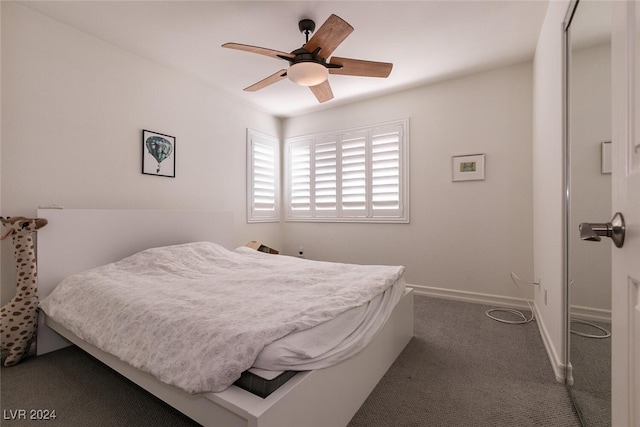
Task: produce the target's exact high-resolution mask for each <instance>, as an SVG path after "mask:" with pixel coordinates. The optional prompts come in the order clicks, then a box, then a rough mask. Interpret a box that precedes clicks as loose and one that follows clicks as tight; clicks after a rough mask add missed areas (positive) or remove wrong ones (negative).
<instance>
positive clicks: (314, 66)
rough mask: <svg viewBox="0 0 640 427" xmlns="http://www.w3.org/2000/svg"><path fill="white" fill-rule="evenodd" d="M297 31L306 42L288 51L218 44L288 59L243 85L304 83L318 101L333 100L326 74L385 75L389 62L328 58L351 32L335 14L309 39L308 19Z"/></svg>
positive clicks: (255, 87)
mask: <svg viewBox="0 0 640 427" xmlns="http://www.w3.org/2000/svg"><path fill="white" fill-rule="evenodd" d="M298 28H299V29H300V32H301V33H304V34H305V36H306V43H305V44H304V45H303V46H302V47H301V48H300V49H296V50H294V51H293V52H291V53H287V52H281V51H278V50H274V49H268V48H264V47H258V46H250V45H246V44H240V43H225V44H223V45H222V47H226V48H229V49H237V50H243V51H246V52H252V53H257V54H260V55H266V56H270V57H273V58H276V59H284V60H285V61H288V62H289V68H288V69H282V70H280V71H278V72H276V73H274V74H272V75H270V76H269V77H266V78H264V79H262V80H260V81H259V82H257V83H255V84H253V85H251V86H249V87H247V88H245V89H244V90H246V91H249V92H255V91H257V90H259V89H262V88H265V87H267V86H269V85H271V84H273V83H276V82H279V81H280V80H282V79H284V78H287V77H288V78H289V80H291V81H293V82H294V83H297V84H299V85H301V86H308V87H309V88H310V89H311V92H313V94H314V95H315V96H316V98H317V99H318V101H319V102H326V101H329V100H330V99H333V92H332V91H331V86H330V85H329V81H328V80H327V77H328V75H329V74H342V75H347V76H362V77H388V76H389V74H390V73H391V69H392V68H393V64H391V63H389V62H375V61H365V60H361V59H351V58H339V57H336V56H333V57H331V59H329V57H330V56H331V54H332V53H333V51H334V50H335V49H336V48H337V47H338V46H339V45H340V43H342V42H343V41H344V40H345V39H346V38H347V36H348V35H349V34H351V32H352V31H353V27H352V26H351V25H349V24H348V23H347V22H346V21H344V20H343V19H342V18H340V17H339V16H337V15H331V16H330V17H329V18H328V19H327V20H326V21H325V22H324V24H322V26H321V27H320V28H319V29H318V31H317V32H316V33H315V34H314V35H313V37H311V39H309V35H310V34H311V33H313V31H314V30H315V28H316V24H315V22H313V21H312V20H311V19H303V20H301V21H300V22H299V23H298Z"/></svg>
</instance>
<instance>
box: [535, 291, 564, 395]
mask: <svg viewBox="0 0 640 427" xmlns="http://www.w3.org/2000/svg"><path fill="white" fill-rule="evenodd" d="M533 310H534V312H535V315H536V322H537V323H538V329H539V330H540V337H542V343H543V344H544V348H545V350H547V356H548V357H549V362H551V367H552V368H553V374H554V375H555V377H556V381H557V382H559V383H564V382H565V378H566V374H567V366H566V364H565V362H564V360H562V359H561V358H560V356H559V355H558V352H557V350H556V348H555V346H554V345H553V341H552V340H551V337H550V335H549V332H548V331H547V327H546V326H545V324H544V320H542V317H541V316H540V315H539V313H538V307H537V306H536V304H535V302H534V304H533Z"/></svg>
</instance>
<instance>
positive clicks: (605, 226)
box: [578, 212, 624, 248]
mask: <svg viewBox="0 0 640 427" xmlns="http://www.w3.org/2000/svg"><path fill="white" fill-rule="evenodd" d="M578 229H579V230H580V238H581V239H582V240H588V241H593V242H599V241H600V240H601V239H600V236H604V237H610V238H611V240H613V244H614V245H616V247H618V248H621V247H622V245H623V244H624V217H623V216H622V214H621V213H620V212H616V214H615V215H614V216H613V219H612V220H611V222H607V223H597V222H593V223H592V222H583V223H582V224H580V225H579V226H578Z"/></svg>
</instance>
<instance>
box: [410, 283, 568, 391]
mask: <svg viewBox="0 0 640 427" xmlns="http://www.w3.org/2000/svg"><path fill="white" fill-rule="evenodd" d="M407 286H409V287H411V288H413V291H414V294H415V295H424V296H429V297H435V298H444V299H451V300H456V301H465V302H472V303H476V304H483V305H490V306H496V307H506V308H518V309H527V310H528V309H529V306H528V304H527V301H526V300H525V299H522V298H512V297H505V296H500V295H492V294H482V293H477V292H469V291H459V290H454V289H444V288H435V287H432V286H423V285H410V284H407ZM532 306H533V311H534V314H535V319H536V322H537V323H538V329H539V331H540V336H541V338H542V343H543V344H544V348H545V350H546V351H547V356H548V357H549V362H550V363H551V367H552V368H553V373H554V375H555V378H556V381H558V382H559V383H564V382H565V375H566V374H565V372H566V365H565V363H564V361H563V360H561V359H560V357H559V356H558V352H557V351H556V349H555V347H554V345H553V341H552V340H551V337H550V336H549V333H548V332H547V328H546V327H545V325H544V322H542V321H540V319H541V317H540V316H539V313H538V310H537V308H536V305H535V303H533V304H532Z"/></svg>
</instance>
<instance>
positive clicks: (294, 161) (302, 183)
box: [288, 140, 312, 217]
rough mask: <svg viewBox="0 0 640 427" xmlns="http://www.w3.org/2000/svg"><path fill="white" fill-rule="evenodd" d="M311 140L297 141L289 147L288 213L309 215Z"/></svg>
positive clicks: (299, 215) (301, 215) (302, 215)
mask: <svg viewBox="0 0 640 427" xmlns="http://www.w3.org/2000/svg"><path fill="white" fill-rule="evenodd" d="M311 148H312V145H311V141H309V140H307V141H298V142H297V143H295V144H291V145H290V147H289V162H288V166H289V173H288V176H289V184H288V186H289V191H288V195H289V203H288V207H289V214H290V215H292V216H297V217H309V216H311Z"/></svg>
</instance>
